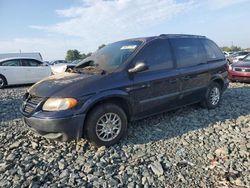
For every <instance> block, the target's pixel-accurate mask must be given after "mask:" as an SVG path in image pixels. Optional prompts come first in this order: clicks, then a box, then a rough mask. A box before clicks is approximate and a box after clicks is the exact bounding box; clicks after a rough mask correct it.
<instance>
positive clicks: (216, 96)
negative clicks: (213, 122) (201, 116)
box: [210, 87, 220, 106]
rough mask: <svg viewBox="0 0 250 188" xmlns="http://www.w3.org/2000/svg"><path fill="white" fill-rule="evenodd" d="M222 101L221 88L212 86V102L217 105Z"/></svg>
mask: <svg viewBox="0 0 250 188" xmlns="http://www.w3.org/2000/svg"><path fill="white" fill-rule="evenodd" d="M219 101H220V90H219V88H217V87H214V88H212V90H211V93H210V102H211V104H212V105H213V106H215V105H217V104H218V102H219Z"/></svg>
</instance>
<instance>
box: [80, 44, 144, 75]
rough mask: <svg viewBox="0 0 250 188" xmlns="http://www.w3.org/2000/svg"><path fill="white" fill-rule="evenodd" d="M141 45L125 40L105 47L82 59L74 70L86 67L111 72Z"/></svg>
mask: <svg viewBox="0 0 250 188" xmlns="http://www.w3.org/2000/svg"><path fill="white" fill-rule="evenodd" d="M141 44H142V41H139V40H125V41H120V42H115V43H112V44H109V45H106V46H105V47H103V48H101V49H100V50H98V51H96V52H95V53H93V54H92V55H91V56H89V57H87V58H86V59H84V60H83V61H82V62H81V63H79V64H78V65H77V67H76V68H77V69H78V68H84V67H85V65H88V66H92V67H96V68H98V69H101V70H104V71H107V72H112V71H114V70H115V69H117V68H118V67H119V66H120V65H122V64H123V63H124V62H125V61H126V60H127V59H128V58H129V56H130V55H131V54H132V53H133V52H134V51H135V50H136V49H137V48H138V47H139V46H140V45H141Z"/></svg>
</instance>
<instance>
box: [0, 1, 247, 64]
mask: <svg viewBox="0 0 250 188" xmlns="http://www.w3.org/2000/svg"><path fill="white" fill-rule="evenodd" d="M249 18H250V0H53V1H52V0H42V1H38V0H0V53H11V52H20V51H21V52H40V53H41V54H42V56H43V59H44V60H56V59H64V58H65V56H66V51H67V50H68V49H77V50H79V51H80V52H81V53H88V52H93V51H95V50H96V49H97V48H98V46H100V45H101V44H108V43H111V42H115V41H118V40H123V39H127V38H135V37H145V36H155V35H160V34H163V33H164V34H197V35H204V36H207V37H208V38H210V39H212V40H214V41H215V42H216V43H217V44H218V45H219V46H231V45H232V44H233V45H237V46H241V47H243V48H248V47H250V24H249Z"/></svg>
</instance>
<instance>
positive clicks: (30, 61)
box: [29, 60, 41, 67]
mask: <svg viewBox="0 0 250 188" xmlns="http://www.w3.org/2000/svg"><path fill="white" fill-rule="evenodd" d="M29 65H30V66H31V67H37V66H40V65H41V63H39V62H37V61H34V60H29Z"/></svg>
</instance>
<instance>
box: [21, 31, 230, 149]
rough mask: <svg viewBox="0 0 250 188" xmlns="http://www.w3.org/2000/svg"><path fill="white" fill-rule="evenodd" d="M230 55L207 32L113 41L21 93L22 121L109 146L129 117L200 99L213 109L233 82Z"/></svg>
mask: <svg viewBox="0 0 250 188" xmlns="http://www.w3.org/2000/svg"><path fill="white" fill-rule="evenodd" d="M227 75H228V73H227V62H226V59H225V57H224V54H223V53H222V51H221V50H220V48H219V47H218V46H217V45H216V44H215V43H214V42H213V41H211V40H210V39H208V38H206V37H203V36H195V35H165V34H164V35H160V36H154V37H147V38H136V39H129V40H123V41H120V42H115V43H112V44H109V45H107V46H105V47H104V48H102V49H100V50H98V51H97V52H95V53H93V54H92V55H91V56H90V57H88V58H86V59H84V60H83V61H81V62H80V63H79V64H78V65H77V66H76V67H75V68H74V70H73V71H71V72H70V73H69V72H66V73H63V74H58V75H53V76H50V77H48V78H47V79H44V80H42V81H40V82H38V83H36V84H35V85H33V86H32V87H31V88H30V89H28V91H27V93H26V94H25V95H24V98H23V104H22V106H21V112H22V114H23V116H24V122H25V124H26V125H27V126H28V127H29V128H30V129H32V130H34V131H36V132H37V133H38V134H40V135H42V136H44V137H46V138H50V139H57V140H62V141H66V140H69V139H78V138H82V137H85V138H87V139H88V140H90V141H91V142H93V143H94V144H96V145H97V146H102V145H105V146H110V145H112V144H115V143H116V142H118V141H119V140H120V139H121V138H122V137H123V136H124V134H125V133H126V130H127V123H128V122H129V121H133V120H137V119H140V118H144V117H147V116H150V115H153V114H157V113H161V112H164V111H167V110H171V109H175V108H179V107H181V106H185V105H189V104H194V103H201V104H202V105H203V106H204V107H207V108H208V109H212V108H215V107H217V106H218V105H219V104H220V101H221V96H222V93H223V91H225V89H226V88H227V87H228V83H229V82H228V79H227Z"/></svg>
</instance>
